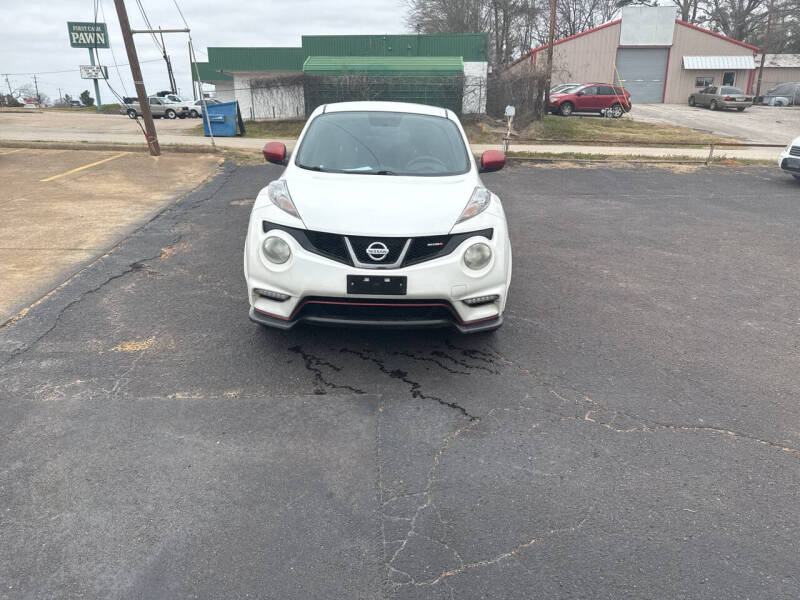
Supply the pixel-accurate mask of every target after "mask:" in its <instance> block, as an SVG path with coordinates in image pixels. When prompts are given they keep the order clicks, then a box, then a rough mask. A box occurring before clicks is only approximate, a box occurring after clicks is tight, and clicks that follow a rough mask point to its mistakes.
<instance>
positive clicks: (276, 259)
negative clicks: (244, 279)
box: [261, 237, 292, 265]
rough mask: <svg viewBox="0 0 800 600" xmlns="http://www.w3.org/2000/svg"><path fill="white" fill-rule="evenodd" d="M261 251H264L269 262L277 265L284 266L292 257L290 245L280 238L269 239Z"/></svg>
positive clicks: (265, 241)
mask: <svg viewBox="0 0 800 600" xmlns="http://www.w3.org/2000/svg"><path fill="white" fill-rule="evenodd" d="M261 249H262V250H263V251H264V256H266V257H267V260H268V261H269V262H271V263H275V264H276V265H282V264H283V263H285V262H286V261H287V260H289V257H290V256H291V255H292V250H291V248H289V244H287V243H286V242H284V241H283V240H282V239H281V238H279V237H268V238H267V239H265V240H264V243H263V244H262V245H261Z"/></svg>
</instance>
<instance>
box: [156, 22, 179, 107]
mask: <svg viewBox="0 0 800 600" xmlns="http://www.w3.org/2000/svg"><path fill="white" fill-rule="evenodd" d="M158 32H159V34H160V35H161V53H162V54H163V55H164V62H166V63H167V74H168V75H169V89H170V90H172V93H173V94H177V93H178V89H177V88H176V87H175V76H174V75H173V74H172V61H170V59H169V56H167V47H166V46H165V45H164V32H162V31H161V27H159V28H158Z"/></svg>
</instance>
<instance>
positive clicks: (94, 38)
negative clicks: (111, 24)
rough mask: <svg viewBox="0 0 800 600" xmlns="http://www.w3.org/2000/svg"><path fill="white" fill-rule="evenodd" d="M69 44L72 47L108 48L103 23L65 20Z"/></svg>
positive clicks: (106, 33) (106, 34)
mask: <svg viewBox="0 0 800 600" xmlns="http://www.w3.org/2000/svg"><path fill="white" fill-rule="evenodd" d="M67 31H68V32H69V45H70V46H72V47H73V48H108V30H107V29H106V24H105V23H95V22H90V23H75V22H73V21H67Z"/></svg>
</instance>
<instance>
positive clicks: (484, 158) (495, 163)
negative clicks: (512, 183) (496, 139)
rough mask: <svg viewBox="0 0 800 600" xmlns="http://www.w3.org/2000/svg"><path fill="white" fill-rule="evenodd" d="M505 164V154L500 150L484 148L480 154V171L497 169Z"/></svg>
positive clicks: (486, 171) (485, 171)
mask: <svg viewBox="0 0 800 600" xmlns="http://www.w3.org/2000/svg"><path fill="white" fill-rule="evenodd" d="M505 164H506V155H505V154H503V153H502V152H500V150H486V151H485V152H484V153H483V154H481V168H480V172H481V173H488V172H490V171H499V170H500V169H502V168H503V167H504V166H505Z"/></svg>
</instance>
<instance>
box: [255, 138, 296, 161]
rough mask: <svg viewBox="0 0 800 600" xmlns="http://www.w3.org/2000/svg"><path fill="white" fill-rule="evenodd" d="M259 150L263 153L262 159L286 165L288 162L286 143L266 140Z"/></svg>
mask: <svg viewBox="0 0 800 600" xmlns="http://www.w3.org/2000/svg"><path fill="white" fill-rule="evenodd" d="M261 152H262V153H263V154H264V160H266V161H267V162H270V163H273V164H276V165H286V164H287V163H288V162H289V161H288V155H287V153H286V144H283V143H281V142H267V143H266V144H265V145H264V149H263V150H262V151H261Z"/></svg>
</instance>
